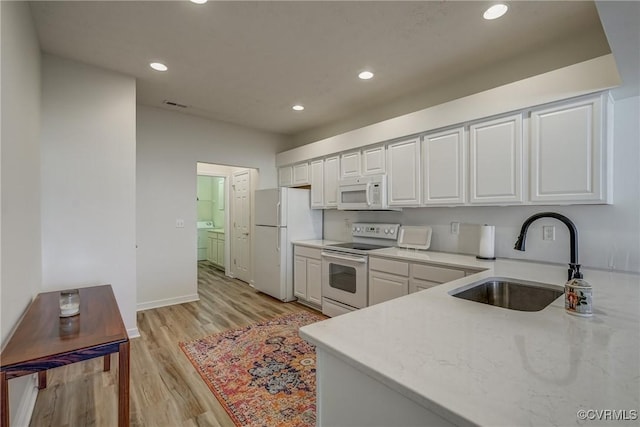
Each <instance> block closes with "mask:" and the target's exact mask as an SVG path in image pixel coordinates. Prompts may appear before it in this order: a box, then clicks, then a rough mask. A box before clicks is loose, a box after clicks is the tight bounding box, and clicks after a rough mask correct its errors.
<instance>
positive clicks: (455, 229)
mask: <svg viewBox="0 0 640 427" xmlns="http://www.w3.org/2000/svg"><path fill="white" fill-rule="evenodd" d="M451 234H460V223H459V222H452V223H451Z"/></svg>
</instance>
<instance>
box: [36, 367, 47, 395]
mask: <svg viewBox="0 0 640 427" xmlns="http://www.w3.org/2000/svg"><path fill="white" fill-rule="evenodd" d="M43 388H47V371H40V372H38V390H42V389H43Z"/></svg>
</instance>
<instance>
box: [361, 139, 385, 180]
mask: <svg viewBox="0 0 640 427" xmlns="http://www.w3.org/2000/svg"><path fill="white" fill-rule="evenodd" d="M384 172H385V151H384V145H381V146H379V147H372V148H366V149H364V150H362V174H363V175H377V174H382V173H384Z"/></svg>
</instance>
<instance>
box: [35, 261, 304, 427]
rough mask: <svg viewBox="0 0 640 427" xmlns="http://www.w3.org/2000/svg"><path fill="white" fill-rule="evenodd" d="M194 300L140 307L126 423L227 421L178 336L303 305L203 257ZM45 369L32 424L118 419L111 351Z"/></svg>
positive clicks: (210, 423)
mask: <svg viewBox="0 0 640 427" xmlns="http://www.w3.org/2000/svg"><path fill="white" fill-rule="evenodd" d="M198 291H199V294H200V301H198V302H193V303H188V304H180V305H174V306H169V307H162V308H157V309H152V310H146V311H141V312H139V313H138V329H139V330H140V335H141V337H140V338H135V339H133V340H131V425H132V426H233V423H232V422H231V419H230V418H229V416H228V415H227V414H226V412H225V411H224V409H223V408H222V406H221V405H220V404H219V403H218V401H217V400H216V398H215V397H214V396H213V393H211V391H210V390H209V388H208V387H207V385H206V384H205V383H204V381H203V380H202V379H201V378H200V375H199V374H198V373H197V372H196V371H195V369H194V368H193V366H192V365H191V363H190V362H189V360H188V359H187V358H186V356H185V355H184V353H183V352H182V350H181V349H180V348H179V347H178V342H180V341H188V340H192V339H197V338H202V337H204V336H207V335H211V334H214V333H216V332H219V331H223V330H226V329H231V328H236V327H242V326H246V325H248V324H251V323H254V322H258V321H262V320H267V319H270V318H273V317H276V316H279V315H282V314H287V313H291V312H294V311H299V310H308V309H307V308H306V307H304V306H302V305H300V304H298V303H288V304H283V303H281V302H280V301H277V300H276V299H273V298H271V297H268V296H266V295H264V294H260V293H257V292H256V291H255V290H253V288H251V287H250V286H249V285H247V284H246V283H243V282H241V281H238V280H234V279H230V278H228V277H225V276H224V274H223V273H222V272H221V271H219V270H216V269H215V268H213V267H212V266H211V264H209V263H208V262H207V261H201V262H200V263H199V265H198ZM112 357H113V360H112V362H111V371H110V372H103V371H102V358H97V359H93V360H88V361H86V362H80V363H76V364H73V365H68V366H64V367H60V368H55V369H52V370H50V371H48V385H47V388H46V389H44V390H40V392H39V394H38V399H37V401H36V406H35V410H34V413H33V417H32V419H31V426H33V427H44V426H55V427H62V426H105V427H111V426H116V425H117V382H118V376H117V367H118V362H117V357H116V356H112Z"/></svg>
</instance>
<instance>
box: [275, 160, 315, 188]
mask: <svg viewBox="0 0 640 427" xmlns="http://www.w3.org/2000/svg"><path fill="white" fill-rule="evenodd" d="M309 184H310V181H309V163H307V162H304V163H298V164H297V165H293V166H282V167H281V168H278V186H279V187H296V186H301V185H309Z"/></svg>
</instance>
